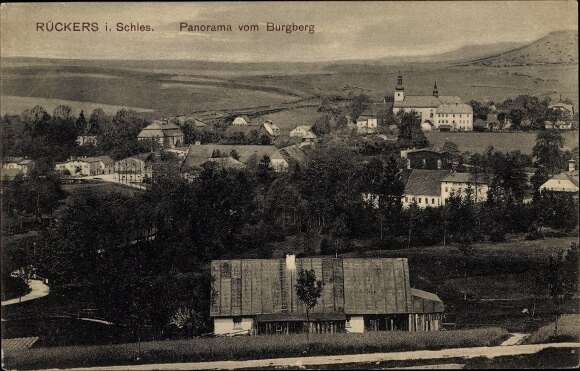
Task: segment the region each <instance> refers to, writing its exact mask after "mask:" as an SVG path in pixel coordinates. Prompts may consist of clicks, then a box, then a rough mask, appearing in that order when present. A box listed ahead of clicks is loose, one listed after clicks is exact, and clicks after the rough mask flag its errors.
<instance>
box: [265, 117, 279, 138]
mask: <svg viewBox="0 0 580 371" xmlns="http://www.w3.org/2000/svg"><path fill="white" fill-rule="evenodd" d="M262 126H263V128H264V130H265V131H266V133H267V134H268V135H269V136H270V137H271V138H278V137H279V136H280V128H279V127H278V125H275V124H274V123H273V122H272V121H269V120H268V121H264V124H263V125H262Z"/></svg>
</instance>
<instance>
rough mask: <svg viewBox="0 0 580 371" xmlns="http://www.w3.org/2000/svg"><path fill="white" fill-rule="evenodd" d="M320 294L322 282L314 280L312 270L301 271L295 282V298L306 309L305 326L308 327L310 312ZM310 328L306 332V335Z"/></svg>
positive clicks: (314, 274) (314, 276) (314, 275)
mask: <svg viewBox="0 0 580 371" xmlns="http://www.w3.org/2000/svg"><path fill="white" fill-rule="evenodd" d="M321 294H322V282H321V281H319V280H317V279H316V273H315V272H314V270H305V269H301V270H300V271H299V272H298V278H297V280H296V296H297V297H298V300H300V302H301V303H302V304H304V309H306V324H307V326H308V327H310V311H311V310H312V309H313V308H314V307H315V306H316V304H317V303H318V299H320V295H321ZM309 332H310V328H308V329H307V330H306V334H308V333H309Z"/></svg>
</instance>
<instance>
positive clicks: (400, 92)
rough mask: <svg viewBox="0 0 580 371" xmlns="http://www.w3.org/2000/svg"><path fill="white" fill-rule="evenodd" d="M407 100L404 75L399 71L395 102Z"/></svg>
mask: <svg viewBox="0 0 580 371" xmlns="http://www.w3.org/2000/svg"><path fill="white" fill-rule="evenodd" d="M403 100H405V87H404V86H403V75H401V72H400V71H399V75H398V76H397V86H395V102H400V101H403Z"/></svg>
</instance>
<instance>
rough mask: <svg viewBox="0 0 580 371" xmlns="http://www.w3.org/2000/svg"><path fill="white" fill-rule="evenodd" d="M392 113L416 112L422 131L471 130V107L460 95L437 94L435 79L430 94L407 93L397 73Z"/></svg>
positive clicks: (400, 76) (401, 78)
mask: <svg viewBox="0 0 580 371" xmlns="http://www.w3.org/2000/svg"><path fill="white" fill-rule="evenodd" d="M393 100H394V102H393V114H395V115H396V114H397V113H399V112H411V111H414V112H416V113H417V114H418V115H419V116H420V117H421V129H422V130H423V131H431V130H440V131H473V109H472V108H471V106H470V105H468V104H465V103H463V102H462V100H461V98H460V97H457V96H451V95H439V89H438V88H437V81H435V85H434V86H433V94H432V95H407V94H405V87H404V86H403V76H402V75H401V74H399V76H398V78H397V86H396V87H395V92H394V99H393Z"/></svg>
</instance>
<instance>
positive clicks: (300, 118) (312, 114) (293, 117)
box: [261, 107, 321, 134]
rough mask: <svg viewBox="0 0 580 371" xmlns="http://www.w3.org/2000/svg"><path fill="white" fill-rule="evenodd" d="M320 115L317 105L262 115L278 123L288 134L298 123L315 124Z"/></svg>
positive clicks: (263, 117)
mask: <svg viewBox="0 0 580 371" xmlns="http://www.w3.org/2000/svg"><path fill="white" fill-rule="evenodd" d="M320 115H321V114H320V112H318V111H317V108H316V107H306V108H297V109H293V110H288V111H281V112H276V113H271V114H269V115H264V116H261V118H262V119H264V120H271V121H272V122H274V123H275V124H276V125H278V127H279V128H280V130H281V131H282V134H288V133H289V132H290V130H292V129H294V128H295V127H296V126H298V125H313V124H314V122H315V121H316V119H317V118H318V117H319V116H320Z"/></svg>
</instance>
